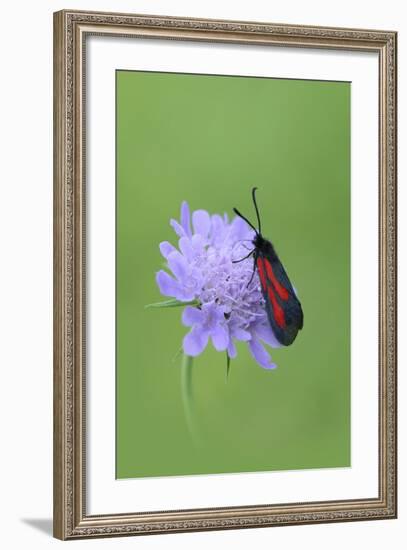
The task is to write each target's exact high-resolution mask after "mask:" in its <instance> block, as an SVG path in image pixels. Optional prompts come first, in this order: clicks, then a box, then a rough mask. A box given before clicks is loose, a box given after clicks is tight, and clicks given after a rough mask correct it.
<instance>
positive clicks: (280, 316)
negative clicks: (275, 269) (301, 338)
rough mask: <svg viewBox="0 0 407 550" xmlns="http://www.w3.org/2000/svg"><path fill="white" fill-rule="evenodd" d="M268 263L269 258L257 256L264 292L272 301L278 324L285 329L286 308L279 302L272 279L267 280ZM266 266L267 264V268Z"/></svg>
mask: <svg viewBox="0 0 407 550" xmlns="http://www.w3.org/2000/svg"><path fill="white" fill-rule="evenodd" d="M267 264H268V262H267V260H264V259H263V258H260V257H259V258H257V261H256V265H257V270H258V272H259V278H260V282H261V286H262V289H263V292H264V293H265V294H266V296H265V297H266V298H268V299H269V300H270V302H271V307H272V309H273V314H274V318H275V320H276V323H277V325H278V326H279V327H280V328H282V329H284V328H285V326H286V323H285V315H284V310H283V308H282V307H281V306H280V304H279V303H278V302H277V299H276V297H275V295H274V291H273V288H272V286H271V284H270V281H268V280H267V277H266V270H267ZM264 266H266V268H265V267H264ZM284 290H285V289H284ZM286 292H287V291H286ZM287 297H288V296H287Z"/></svg>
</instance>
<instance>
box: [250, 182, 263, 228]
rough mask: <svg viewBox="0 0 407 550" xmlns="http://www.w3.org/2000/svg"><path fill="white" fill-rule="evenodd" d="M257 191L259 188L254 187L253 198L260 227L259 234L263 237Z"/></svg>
mask: <svg viewBox="0 0 407 550" xmlns="http://www.w3.org/2000/svg"><path fill="white" fill-rule="evenodd" d="M256 191H257V187H253V189H252V198H253V204H254V208H255V209H256V216H257V223H258V225H259V230H258V234H259V235H261V222H260V214H259V209H258V208H257V202H256Z"/></svg>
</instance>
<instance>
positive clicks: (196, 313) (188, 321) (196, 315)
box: [182, 306, 204, 327]
mask: <svg viewBox="0 0 407 550" xmlns="http://www.w3.org/2000/svg"><path fill="white" fill-rule="evenodd" d="M203 321H204V316H203V313H202V311H201V310H200V309H198V308H197V307H192V306H187V307H186V308H185V309H184V311H183V312H182V322H183V323H184V325H185V326H187V327H192V325H200V324H202V323H203Z"/></svg>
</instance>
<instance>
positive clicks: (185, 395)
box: [181, 355, 200, 448]
mask: <svg viewBox="0 0 407 550" xmlns="http://www.w3.org/2000/svg"><path fill="white" fill-rule="evenodd" d="M192 366H193V357H191V356H190V355H183V356H182V365H181V393H182V402H183V405H184V413H185V420H186V423H187V427H188V432H189V435H190V437H191V439H192V441H193V443H194V445H195V447H197V448H198V447H199V446H200V439H199V434H198V430H197V426H196V423H195V419H194V416H195V415H194V406H193V401H194V400H193V392H192Z"/></svg>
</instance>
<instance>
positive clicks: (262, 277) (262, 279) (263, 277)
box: [257, 258, 267, 291]
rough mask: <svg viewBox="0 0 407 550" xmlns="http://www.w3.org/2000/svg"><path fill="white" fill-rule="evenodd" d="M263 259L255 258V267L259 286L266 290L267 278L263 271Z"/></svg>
mask: <svg viewBox="0 0 407 550" xmlns="http://www.w3.org/2000/svg"><path fill="white" fill-rule="evenodd" d="M263 262H264V260H263V258H257V269H258V271H259V277H260V282H261V286H262V288H263V290H264V291H266V290H267V279H266V272H265V271H264V263H263Z"/></svg>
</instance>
